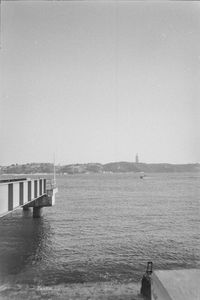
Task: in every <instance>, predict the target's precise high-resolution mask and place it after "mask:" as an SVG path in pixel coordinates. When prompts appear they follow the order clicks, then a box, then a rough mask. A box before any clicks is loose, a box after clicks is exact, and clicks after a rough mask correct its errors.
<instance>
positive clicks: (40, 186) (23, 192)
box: [0, 178, 54, 216]
mask: <svg viewBox="0 0 200 300" xmlns="http://www.w3.org/2000/svg"><path fill="white" fill-rule="evenodd" d="M53 184H54V183H51V184H50V187H53ZM47 186H49V182H48V183H47V180H46V179H45V178H39V179H29V178H19V179H9V180H0V216H2V215H4V214H7V213H8V212H10V211H13V210H15V209H17V208H18V207H20V206H23V205H25V204H28V203H29V202H31V201H34V200H36V199H38V198H40V197H42V196H43V195H45V194H47V189H48V187H47Z"/></svg>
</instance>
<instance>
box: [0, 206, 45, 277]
mask: <svg viewBox="0 0 200 300" xmlns="http://www.w3.org/2000/svg"><path fill="white" fill-rule="evenodd" d="M50 234H51V228H50V224H49V222H48V221H47V220H46V219H44V218H38V219H33V218H32V211H31V210H30V211H26V212H23V211H21V210H18V211H15V212H14V213H12V214H10V215H8V216H6V217H4V218H2V219H1V220H0V282H6V281H9V282H10V281H12V282H17V281H18V280H19V281H20V274H21V273H24V272H25V273H27V276H26V278H27V279H28V277H29V275H30V277H31V280H33V277H34V274H29V272H30V271H29V270H30V269H31V270H32V272H33V273H34V265H39V264H40V263H41V262H42V261H43V260H45V256H47V255H48V253H49V251H50V247H49V245H48V243H49V238H48V237H49V235H50ZM30 267H31V268H30ZM23 276H24V275H23Z"/></svg>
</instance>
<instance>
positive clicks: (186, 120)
mask: <svg viewBox="0 0 200 300" xmlns="http://www.w3.org/2000/svg"><path fill="white" fill-rule="evenodd" d="M199 36H200V3H198V2H195V1H194V2H193V1H192V2H191V1H183V2H181V1H178V2H173V1H168V2H167V1H166V2H158V1H156V2H146V1H140V2H137V1H74V2H73V1H2V2H1V50H0V63H1V66H0V68H1V74H0V76H1V77H0V165H8V164H12V163H18V164H21V163H30V162H53V156H54V153H55V156H56V163H60V164H70V163H88V162H100V163H106V162H111V161H130V162H131V161H135V155H136V153H138V155H139V160H140V161H141V162H146V163H161V162H165V163H196V162H200V132H199V128H200V124H199V123H200V121H199V112H200V103H199V98H200V97H199V96H200V85H199V81H200V39H199Z"/></svg>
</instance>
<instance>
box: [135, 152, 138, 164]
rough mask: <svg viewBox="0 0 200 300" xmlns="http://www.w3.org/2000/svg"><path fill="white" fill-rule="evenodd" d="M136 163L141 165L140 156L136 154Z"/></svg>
mask: <svg viewBox="0 0 200 300" xmlns="http://www.w3.org/2000/svg"><path fill="white" fill-rule="evenodd" d="M135 163H136V164H138V163H139V157H138V154H136V156H135Z"/></svg>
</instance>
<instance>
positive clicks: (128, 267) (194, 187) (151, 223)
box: [0, 173, 200, 300]
mask: <svg viewBox="0 0 200 300" xmlns="http://www.w3.org/2000/svg"><path fill="white" fill-rule="evenodd" d="M199 179H200V175H199V174H197V173H159V174H158V173H154V174H146V176H145V177H144V179H140V178H139V175H138V174H135V173H124V174H123V173H117V174H112V173H103V174H80V175H66V176H58V177H57V185H58V193H57V195H56V204H55V206H54V207H49V208H44V209H43V211H44V214H43V217H42V218H40V219H33V218H32V215H31V211H30V212H25V213H23V212H22V209H19V210H17V211H15V212H13V213H12V214H10V215H7V216H6V217H4V218H1V219H0V299H83V300H84V299H110V300H111V299H112V300H114V299H124V300H126V299H132V300H133V299H141V296H140V295H139V290H140V280H141V277H142V275H143V273H144V272H145V268H146V263H147V261H153V263H154V268H155V269H174V268H176V269H177V268H199V267H200V251H199V250H200V241H199V232H200V223H199V216H200V213H199V196H200V188H199Z"/></svg>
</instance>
